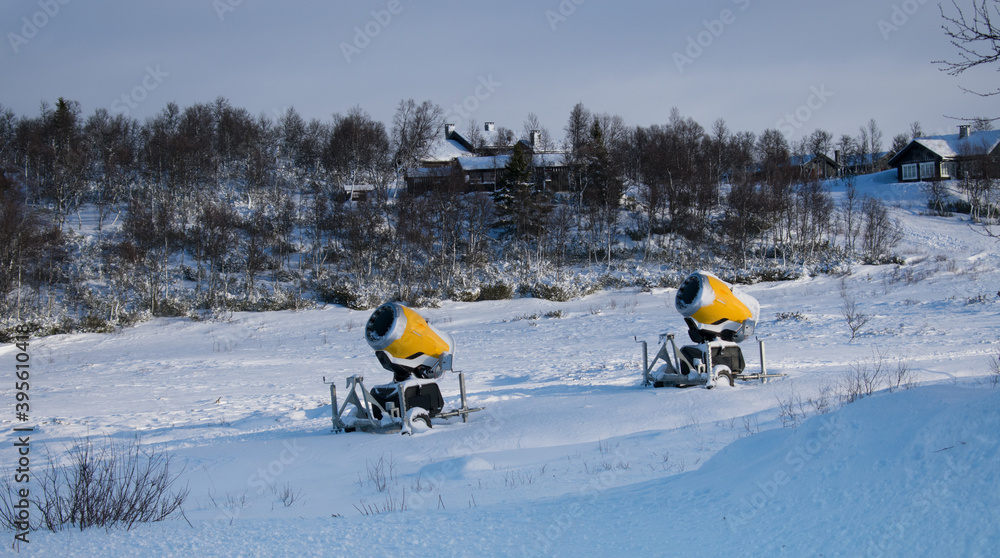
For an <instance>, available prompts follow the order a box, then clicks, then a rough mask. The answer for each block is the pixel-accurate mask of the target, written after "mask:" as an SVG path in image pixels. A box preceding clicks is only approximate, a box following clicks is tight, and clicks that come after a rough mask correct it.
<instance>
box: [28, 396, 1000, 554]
mask: <svg viewBox="0 0 1000 558" xmlns="http://www.w3.org/2000/svg"><path fill="white" fill-rule="evenodd" d="M998 448H1000V390H997V389H991V388H984V387H982V384H975V385H972V384H968V385H966V386H944V385H938V386H927V387H919V388H915V389H912V390H909V391H903V392H896V393H894V394H883V395H877V396H874V397H870V398H867V399H863V400H861V401H859V402H856V403H853V404H851V405H848V406H846V407H844V408H843V409H841V410H839V411H837V412H834V413H830V414H826V415H819V416H816V417H813V418H811V419H809V420H807V421H806V422H805V423H803V425H802V426H801V427H800V428H798V429H794V430H793V429H775V430H770V431H767V432H764V433H761V434H757V435H754V436H750V437H747V438H743V439H741V440H738V441H736V442H733V443H732V444H730V445H729V446H728V447H726V448H724V449H723V450H722V451H720V452H719V453H718V454H716V455H715V456H714V457H712V458H711V459H710V460H709V461H708V462H706V463H705V464H704V465H703V466H702V467H701V468H700V469H698V470H696V471H692V472H689V473H683V474H679V475H675V476H672V477H668V478H664V479H660V480H653V481H648V482H642V483H638V484H633V485H630V486H626V487H621V488H605V486H611V485H613V484H614V482H613V479H611V478H605V476H604V475H605V473H602V474H601V475H597V476H595V477H594V479H593V480H592V481H591V482H590V483H588V484H586V485H581V486H579V487H578V490H577V491H576V492H575V493H572V494H570V495H567V496H562V497H559V498H555V499H549V500H542V501H538V502H535V503H528V502H520V503H515V504H502V505H496V506H490V507H463V508H461V509H457V510H455V509H451V510H448V509H445V510H431V511H421V512H418V511H407V512H403V513H392V514H385V515H378V516H360V515H358V516H350V517H347V516H345V517H328V518H306V519H294V518H291V519H279V520H249V521H236V522H233V523H232V524H229V522H228V521H227V520H225V519H223V518H220V519H219V520H217V521H197V522H195V525H194V527H193V528H190V527H188V526H187V525H186V524H183V523H180V524H178V523H177V522H173V523H166V524H158V525H150V526H142V527H139V528H137V529H134V530H133V531H131V532H124V531H112V532H110V533H105V532H104V531H101V530H96V529H94V530H89V531H86V532H83V533H80V532H65V533H59V534H50V533H35V534H34V535H33V541H32V543H31V545H30V547H29V548H27V550H28V555H35V556H124V555H154V556H165V555H177V556H185V555H187V556H190V555H201V556H209V555H211V556H237V555H241V556H274V555H301V556H343V555H347V554H354V553H361V554H367V553H373V554H379V555H403V554H408V555H416V554H420V553H423V552H433V553H435V554H443V555H448V556H499V555H503V556H515V555H517V556H531V555H546V556H547V555H554V556H574V555H575V556H596V555H639V553H642V554H641V555H675V556H722V555H730V556H777V555H784V556H807V555H808V556H881V555H885V556H992V555H994V551H995V549H996V547H997V545H998V544H1000V531H998V530H997V528H996V526H997V525H998V524H1000V523H998V520H1000V516H998V515H1000V514H998V511H997V510H998V509H1000V490H998V488H997V484H996V482H997V481H996V477H995V472H996V464H997V462H998V457H1000V456H998V455H997V451H998ZM459 461H460V462H455V463H452V464H451V465H450V466H449V465H441V466H440V467H439V468H442V467H443V468H447V469H449V470H455V471H461V470H470V469H471V470H476V469H480V468H482V467H484V466H486V464H485V463H484V462H482V460H478V459H473V460H459ZM445 463H447V462H445ZM436 470H437V469H436ZM442 470H443V469H442ZM428 472H430V471H428ZM458 474H459V475H461V473H458ZM606 475H607V476H608V477H610V476H613V475H614V473H613V472H611V471H608V472H607V473H606ZM470 505H471V504H470Z"/></svg>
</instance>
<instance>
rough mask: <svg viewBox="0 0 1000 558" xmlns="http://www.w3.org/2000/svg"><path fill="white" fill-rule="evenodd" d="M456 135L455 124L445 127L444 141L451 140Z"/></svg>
mask: <svg viewBox="0 0 1000 558" xmlns="http://www.w3.org/2000/svg"><path fill="white" fill-rule="evenodd" d="M454 133H455V125H454V124H445V125H444V139H448V138H450V137H451V135H452V134H454Z"/></svg>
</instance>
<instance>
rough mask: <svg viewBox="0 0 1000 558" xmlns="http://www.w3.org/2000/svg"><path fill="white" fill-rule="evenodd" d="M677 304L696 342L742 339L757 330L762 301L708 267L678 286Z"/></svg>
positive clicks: (740, 340)
mask: <svg viewBox="0 0 1000 558" xmlns="http://www.w3.org/2000/svg"><path fill="white" fill-rule="evenodd" d="M674 305H675V306H676V308H677V311H678V312H680V314H681V316H683V317H684V321H685V322H686V323H687V325H688V330H689V331H688V333H689V335H690V336H691V340H692V341H694V342H695V343H702V342H705V341H711V340H713V339H715V338H719V339H722V340H723V341H732V342H735V343H742V342H743V341H744V340H745V339H746V338H747V337H750V336H751V335H753V333H754V329H755V328H756V327H757V320H758V318H759V317H760V303H759V302H757V299H755V298H754V297H752V296H750V295H748V294H746V293H744V292H742V291H740V290H739V289H736V288H734V287H733V286H732V285H730V284H729V283H726V282H725V281H723V280H722V279H719V278H718V277H716V276H715V275H713V274H711V273H709V272H707V271H696V272H694V273H692V274H691V275H690V276H689V277H688V278H687V279H685V280H684V282H683V283H681V286H680V288H679V289H677V297H676V298H675V299H674Z"/></svg>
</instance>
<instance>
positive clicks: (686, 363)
mask: <svg viewBox="0 0 1000 558" xmlns="http://www.w3.org/2000/svg"><path fill="white" fill-rule="evenodd" d="M674 306H675V307H676V308H677V311H678V312H679V313H680V314H681V316H683V317H684V322H685V323H686V324H687V326H688V336H690V337H691V341H694V342H695V343H696V344H695V345H687V346H684V347H680V348H678V347H677V343H676V342H675V341H674V335H673V334H667V333H663V334H660V349H659V350H658V351H657V352H656V355H655V356H654V357H653V361H652V362H651V363H650V362H649V352H648V345H647V343H646V342H645V341H639V340H638V339H636V342H638V343H641V344H642V369H643V371H642V378H643V382H642V385H644V386H648V385H652V386H653V387H667V386H676V387H687V386H699V385H700V386H704V387H706V388H714V387H716V386H733V385H735V383H734V380H742V381H750V380H761V381H762V382H766V381H767V380H768V379H769V378H779V377H782V376H784V375H783V374H768V373H767V370H766V369H765V367H764V342H763V341H760V342H759V345H760V372H759V373H746V372H745V370H746V361H745V360H744V359H743V351H742V350H741V349H740V347H739V345H738V343H742V342H743V341H746V339H747V338H748V337H750V336H752V335H753V334H754V330H755V329H756V328H757V320H758V319H759V317H760V303H759V302H757V299H755V298H754V297H752V296H750V295H748V294H746V293H744V292H741V291H740V290H739V289H737V288H735V287H733V286H732V285H730V284H729V283H726V282H725V281H723V280H722V279H719V278H718V277H716V276H715V275H713V274H711V273H709V272H707V271H696V272H694V273H692V274H691V275H690V276H688V278H687V279H685V280H684V282H683V283H681V286H680V288H679V289H677V297H676V298H675V299H674Z"/></svg>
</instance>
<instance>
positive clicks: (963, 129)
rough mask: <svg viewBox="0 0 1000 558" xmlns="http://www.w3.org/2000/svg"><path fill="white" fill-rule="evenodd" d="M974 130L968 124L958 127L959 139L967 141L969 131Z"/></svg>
mask: <svg viewBox="0 0 1000 558" xmlns="http://www.w3.org/2000/svg"><path fill="white" fill-rule="evenodd" d="M970 128H972V127H971V126H969V125H968V124H962V125H961V126H959V127H958V139H965V138H967V137H969V129H970Z"/></svg>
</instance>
